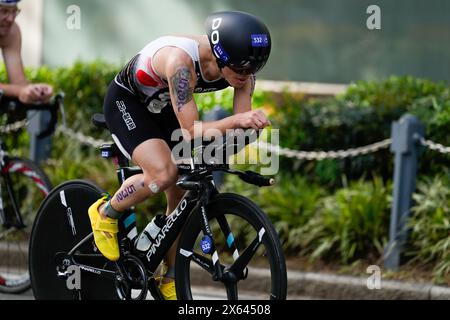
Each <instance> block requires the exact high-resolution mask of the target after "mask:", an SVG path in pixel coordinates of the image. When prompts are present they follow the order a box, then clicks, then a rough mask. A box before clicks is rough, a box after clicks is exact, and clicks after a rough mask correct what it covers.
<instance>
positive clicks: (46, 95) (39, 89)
mask: <svg viewBox="0 0 450 320" xmlns="http://www.w3.org/2000/svg"><path fill="white" fill-rule="evenodd" d="M19 2H20V0H0V47H1V49H2V54H3V59H4V62H5V65H6V72H7V74H8V80H9V83H8V84H4V83H0V93H2V94H3V95H4V96H7V97H11V98H18V99H19V101H20V102H22V103H23V104H32V103H47V102H49V100H50V98H51V96H52V95H53V88H52V87H51V86H50V85H47V84H29V82H28V81H27V79H26V77H25V72H24V68H23V63H22V57H21V47H22V37H21V33H20V28H19V26H18V25H17V23H16V22H15V19H16V17H17V15H18V14H19V13H20V9H19V8H18V7H17V4H18V3H19Z"/></svg>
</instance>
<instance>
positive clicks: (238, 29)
mask: <svg viewBox="0 0 450 320" xmlns="http://www.w3.org/2000/svg"><path fill="white" fill-rule="evenodd" d="M205 28H206V32H207V35H208V39H209V43H210V44H211V48H212V51H213V53H214V55H215V57H216V59H217V64H218V65H219V68H223V67H224V66H227V67H229V68H230V69H232V70H233V71H235V72H237V73H241V74H250V73H253V74H254V73H256V72H258V71H259V70H261V69H262V67H264V65H265V64H266V62H267V60H268V59H269V56H270V50H271V48H272V40H271V38H270V33H269V30H268V29H267V27H266V26H265V24H264V23H262V22H261V21H260V20H259V19H258V18H256V17H255V16H253V15H251V14H248V13H244V12H239V11H224V12H217V13H214V14H212V15H210V16H209V17H208V18H207V19H206V22H205Z"/></svg>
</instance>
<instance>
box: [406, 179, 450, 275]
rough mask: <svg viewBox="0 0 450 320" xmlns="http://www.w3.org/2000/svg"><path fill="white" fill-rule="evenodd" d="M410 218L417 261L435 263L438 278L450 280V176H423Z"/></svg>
mask: <svg viewBox="0 0 450 320" xmlns="http://www.w3.org/2000/svg"><path fill="white" fill-rule="evenodd" d="M414 201H415V203H416V205H415V206H414V208H413V212H414V215H413V216H412V217H411V219H410V221H409V226H410V228H411V240H410V243H411V246H412V247H411V249H410V250H409V252H408V255H410V256H412V257H413V260H414V261H415V262H420V263H424V264H426V263H432V264H434V265H435V268H434V275H435V279H436V281H441V282H442V281H449V280H450V183H449V179H448V177H445V176H436V177H434V178H424V179H423V180H422V181H420V182H419V184H418V188H417V193H415V194H414Z"/></svg>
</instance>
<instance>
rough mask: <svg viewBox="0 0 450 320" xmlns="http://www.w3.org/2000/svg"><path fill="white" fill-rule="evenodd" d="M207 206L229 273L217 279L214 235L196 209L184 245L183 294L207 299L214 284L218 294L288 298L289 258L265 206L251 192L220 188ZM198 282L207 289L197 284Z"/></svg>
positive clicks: (179, 265) (180, 262)
mask: <svg viewBox="0 0 450 320" xmlns="http://www.w3.org/2000/svg"><path fill="white" fill-rule="evenodd" d="M206 210H207V215H208V219H209V223H210V227H211V231H212V233H213V237H214V243H215V245H216V250H217V253H218V258H219V261H220V263H221V265H222V273H223V274H224V276H223V278H222V280H221V281H214V280H213V279H212V276H213V273H214V268H213V262H212V259H211V255H210V253H208V254H205V253H204V250H205V249H207V247H208V241H205V238H204V234H203V231H202V224H203V222H202V217H201V215H197V214H194V215H193V216H191V218H189V221H188V222H187V224H186V226H185V228H184V231H183V233H182V235H181V238H180V242H179V246H178V254H177V260H176V270H175V275H176V282H175V283H176V290H177V297H178V299H182V300H191V299H204V298H205V297H204V296H202V294H204V292H205V291H206V290H207V288H208V287H211V288H212V289H215V290H214V291H211V292H213V294H215V295H217V293H216V292H217V290H219V292H221V293H220V294H219V295H217V298H218V299H229V300H230V299H231V300H237V299H258V300H263V299H276V300H283V299H286V291H287V276H286V264H285V259H284V255H283V252H282V249H281V244H280V241H279V238H278V235H277V233H276V231H275V229H274V227H273V225H272V223H271V222H270V220H269V219H268V218H267V216H266V215H265V214H264V213H263V212H262V211H261V209H260V208H258V207H257V206H256V205H255V204H254V203H253V202H251V201H250V200H249V199H247V198H245V197H242V196H239V195H234V194H219V195H218V196H216V197H215V199H213V201H211V202H210V204H209V205H208V207H207V209H206ZM205 246H206V248H205ZM251 278H253V279H252V280H250V279H251ZM248 280H250V281H248ZM196 286H198V287H200V286H201V288H202V290H201V291H198V290H196V289H195V287H196ZM210 297H211V296H209V298H210Z"/></svg>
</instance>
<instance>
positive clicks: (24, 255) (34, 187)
mask: <svg viewBox="0 0 450 320" xmlns="http://www.w3.org/2000/svg"><path fill="white" fill-rule="evenodd" d="M2 177H3V180H2V183H1V185H0V190H1V195H0V210H3V214H1V215H0V216H1V218H2V219H1V220H2V221H1V223H0V292H4V293H14V294H16V293H21V292H23V291H26V290H27V289H29V288H30V277H29V273H28V244H29V239H30V233H31V228H32V226H33V221H34V219H35V216H36V212H37V211H38V209H39V206H40V205H41V203H42V202H43V201H44V199H45V197H46V196H47V195H48V194H49V192H50V191H51V189H52V186H51V183H50V180H49V179H48V177H47V176H46V175H45V173H44V172H43V171H42V170H41V169H40V168H39V166H38V165H36V164H35V163H33V162H32V161H30V160H26V159H20V158H10V159H8V160H7V161H6V165H5V166H4V167H3V168H2Z"/></svg>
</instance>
